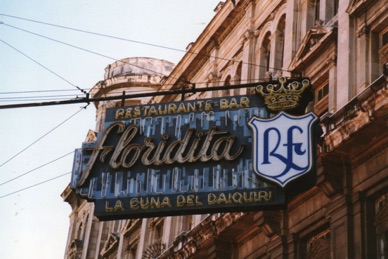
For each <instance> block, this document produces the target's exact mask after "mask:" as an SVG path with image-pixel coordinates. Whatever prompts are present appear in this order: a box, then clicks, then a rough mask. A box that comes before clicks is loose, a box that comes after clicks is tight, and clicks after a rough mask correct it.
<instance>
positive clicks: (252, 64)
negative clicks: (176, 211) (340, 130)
mask: <svg viewBox="0 0 388 259" xmlns="http://www.w3.org/2000/svg"><path fill="white" fill-rule="evenodd" d="M0 15H3V16H7V17H10V18H15V19H20V20H25V21H29V22H34V23H40V24H44V25H49V26H53V27H58V28H62V29H67V30H72V31H77V32H82V33H87V34H91V35H96V36H101V37H106V38H112V39H116V40H122V41H127V42H132V43H137V44H142V45H147V46H152V47H157V48H163V49H168V50H173V51H178V52H183V53H189V54H194V55H199V56H204V57H208V58H214V59H219V60H225V61H234V59H228V58H223V57H216V56H212V55H208V54H203V53H199V52H194V51H190V50H182V49H177V48H172V47H167V46H163V45H158V44H153V43H148V42H143V41H137V40H132V39H127V38H122V37H117V36H112V35H107V34H102V33H98V32H91V31H87V30H81V29H76V28H72V27H67V26H62V25H57V24H52V23H47V22H42V21H37V20H32V19H27V18H22V17H17V16H12V15H7V14H1V13H0ZM3 24H4V25H6V24H5V23H3ZM8 26H9V25H8ZM242 63H243V64H247V65H251V66H256V67H265V68H271V69H274V70H280V71H284V72H290V71H289V70H286V69H282V68H274V67H267V66H263V65H259V64H254V63H251V62H242Z"/></svg>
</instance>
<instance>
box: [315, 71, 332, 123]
mask: <svg viewBox="0 0 388 259" xmlns="http://www.w3.org/2000/svg"><path fill="white" fill-rule="evenodd" d="M328 77H329V74H328V72H326V73H325V74H324V75H323V77H322V78H320V79H319V80H317V82H315V83H314V84H313V86H314V85H317V86H318V87H316V88H315V89H314V92H315V102H314V112H315V114H317V115H318V116H322V115H323V114H324V113H325V112H327V111H328V110H329V79H328Z"/></svg>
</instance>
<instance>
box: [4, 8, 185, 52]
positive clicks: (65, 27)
mask: <svg viewBox="0 0 388 259" xmlns="http://www.w3.org/2000/svg"><path fill="white" fill-rule="evenodd" d="M0 15H2V16H6V17H10V18H15V19H19V20H24V21H29V22H34V23H39V24H44V25H48V26H52V27H58V28H62V29H66V30H72V31H77V32H83V33H87V34H91V35H96V36H101V37H105V38H111V39H116V40H121V41H128V42H133V43H137V44H142V45H148V46H151V47H156V48H163V49H169V50H173V51H179V52H184V53H185V52H187V51H185V50H181V49H176V48H172V47H167V46H162V45H158V44H153V43H148V42H144V41H138V40H131V39H126V38H122V37H117V36H112V35H107V34H102V33H98V32H92V31H86V30H81V29H76V28H72V27H67V26H63V25H57V24H53V23H48V22H42V21H36V20H32V19H27V18H22V17H17V16H13V15H7V14H2V13H0Z"/></svg>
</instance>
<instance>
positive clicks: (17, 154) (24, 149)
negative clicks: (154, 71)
mask: <svg viewBox="0 0 388 259" xmlns="http://www.w3.org/2000/svg"><path fill="white" fill-rule="evenodd" d="M86 107H87V106H85V107H82V108H81V109H80V110H78V111H77V112H76V113H74V114H73V115H71V116H70V117H68V118H67V119H66V120H64V121H62V122H61V123H59V124H58V125H57V126H55V127H54V128H52V129H51V130H49V131H48V132H47V133H45V134H44V135H43V136H41V137H40V138H38V139H37V140H35V141H34V142H32V143H31V144H30V145H28V146H27V147H25V148H23V149H22V150H21V151H19V152H18V153H16V154H15V155H13V156H12V157H10V158H9V159H8V160H6V161H5V162H3V163H2V164H1V165H0V167H3V166H4V165H5V164H7V163H8V162H10V161H11V160H12V159H14V158H15V157H17V156H19V155H20V154H22V153H23V152H24V151H26V150H27V149H29V148H30V147H32V146H33V145H35V144H36V143H37V142H38V141H40V140H42V139H43V138H44V137H46V136H47V135H48V134H50V133H51V132H53V131H54V130H56V129H57V128H59V127H60V126H62V125H63V124H64V123H65V122H67V121H68V120H70V119H71V118H73V117H74V116H75V115H77V114H78V113H79V112H81V111H82V110H84V109H86Z"/></svg>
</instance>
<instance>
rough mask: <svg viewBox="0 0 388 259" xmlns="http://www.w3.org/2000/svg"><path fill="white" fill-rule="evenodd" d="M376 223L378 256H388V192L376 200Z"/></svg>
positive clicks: (382, 258) (385, 258) (381, 257)
mask: <svg viewBox="0 0 388 259" xmlns="http://www.w3.org/2000/svg"><path fill="white" fill-rule="evenodd" d="M375 212H376V217H375V225H376V234H377V235H376V237H377V240H376V241H377V258H379V259H387V258H388V194H384V195H382V196H380V197H379V198H378V199H377V200H376V202H375Z"/></svg>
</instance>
